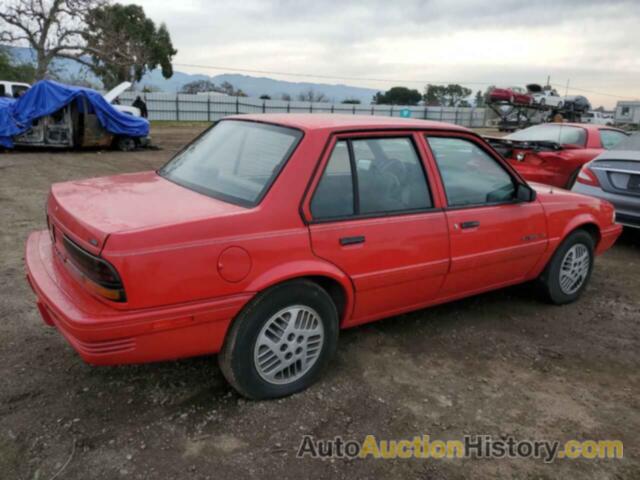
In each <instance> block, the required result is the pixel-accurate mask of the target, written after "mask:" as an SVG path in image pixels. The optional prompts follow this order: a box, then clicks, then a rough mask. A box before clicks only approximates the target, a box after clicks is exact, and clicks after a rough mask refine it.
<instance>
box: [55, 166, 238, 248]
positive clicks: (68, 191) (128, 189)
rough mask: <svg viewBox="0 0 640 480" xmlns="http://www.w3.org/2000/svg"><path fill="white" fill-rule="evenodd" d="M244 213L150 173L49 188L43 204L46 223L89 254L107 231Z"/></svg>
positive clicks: (100, 244) (108, 232)
mask: <svg viewBox="0 0 640 480" xmlns="http://www.w3.org/2000/svg"><path fill="white" fill-rule="evenodd" d="M244 210H245V209H244V208H243V207H239V206H237V205H233V204H230V203H226V202H223V201H220V200H216V199H213V198H210V197H207V196H205V195H202V194H200V193H197V192H194V191H191V190H189V189H187V188H185V187H182V186H179V185H176V184H174V183H172V182H170V181H168V180H166V179H164V178H163V177H161V176H159V175H158V174H156V173H155V172H153V171H151V172H142V173H134V174H125V175H117V176H112V177H101V178H92V179H87V180H77V181H71V182H65V183H58V184H54V185H53V186H52V187H51V195H50V196H49V200H48V206H47V213H48V216H49V220H50V223H51V225H52V226H54V228H57V229H59V230H61V231H62V232H63V233H64V234H66V235H67V236H69V237H70V238H71V239H72V240H73V241H74V242H76V243H77V244H79V245H80V246H81V247H83V248H85V249H86V250H88V251H89V252H91V253H93V254H95V255H98V254H99V253H100V252H101V251H102V249H103V247H104V245H105V243H106V241H107V238H108V236H109V235H110V234H111V233H115V232H122V231H131V230H141V229H147V228H152V227H157V226H161V225H170V224H177V223H182V222H187V221H190V220H196V219H200V218H206V217H211V216H221V215H228V214H233V213H235V212H239V211H244Z"/></svg>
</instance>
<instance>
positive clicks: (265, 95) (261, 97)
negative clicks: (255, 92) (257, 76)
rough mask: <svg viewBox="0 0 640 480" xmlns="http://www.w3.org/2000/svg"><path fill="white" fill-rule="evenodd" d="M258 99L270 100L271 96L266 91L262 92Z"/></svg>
mask: <svg viewBox="0 0 640 480" xmlns="http://www.w3.org/2000/svg"><path fill="white" fill-rule="evenodd" d="M260 100H271V97H270V96H269V95H267V94H266V93H263V94H262V95H260Z"/></svg>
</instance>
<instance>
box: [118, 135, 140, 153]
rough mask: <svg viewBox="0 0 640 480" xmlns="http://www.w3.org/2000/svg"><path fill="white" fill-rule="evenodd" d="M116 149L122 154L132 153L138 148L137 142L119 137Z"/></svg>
mask: <svg viewBox="0 0 640 480" xmlns="http://www.w3.org/2000/svg"><path fill="white" fill-rule="evenodd" d="M115 147H116V148H117V149H118V150H120V151H121V152H131V151H133V150H135V148H136V141H135V140H134V139H133V138H131V137H118V138H117V139H116V142H115Z"/></svg>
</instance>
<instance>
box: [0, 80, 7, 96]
mask: <svg viewBox="0 0 640 480" xmlns="http://www.w3.org/2000/svg"><path fill="white" fill-rule="evenodd" d="M5 95H6V90H5V88H4V85H3V84H1V83H0V97H4V96H5Z"/></svg>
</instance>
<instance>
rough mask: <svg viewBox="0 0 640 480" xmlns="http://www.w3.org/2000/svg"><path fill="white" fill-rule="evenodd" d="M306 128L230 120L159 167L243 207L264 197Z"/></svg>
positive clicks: (181, 181) (175, 179) (192, 186)
mask: <svg viewBox="0 0 640 480" xmlns="http://www.w3.org/2000/svg"><path fill="white" fill-rule="evenodd" d="M301 137H302V133H301V132H299V131H298V130H294V129H291V128H285V127H280V126H276V125H267V124H262V123H256V122H245V121H236V120H226V121H222V122H220V123H218V124H217V125H216V126H215V127H213V128H212V129H210V130H209V131H207V132H205V133H204V134H203V135H202V136H201V137H199V138H197V139H196V140H194V141H193V143H191V145H189V146H188V147H187V148H185V149H184V150H183V151H182V152H180V153H178V155H176V156H175V157H174V158H173V159H172V160H170V161H169V163H167V164H166V165H165V166H164V167H162V169H160V171H159V172H158V173H159V174H160V175H162V176H163V177H165V178H167V179H168V180H171V181H173V182H175V183H178V184H180V185H182V186H184V187H186V188H190V189H192V190H195V191H197V192H200V193H204V194H206V195H210V196H212V197H215V198H219V199H221V200H225V201H228V202H231V203H236V204H239V205H244V206H254V205H256V204H258V203H259V202H260V200H262V197H263V196H264V195H265V193H266V192H267V190H268V189H269V187H270V186H271V184H272V183H273V181H274V179H275V178H276V176H277V175H278V173H279V172H280V170H281V169H282V167H283V166H284V164H285V162H286V161H287V159H288V158H289V156H290V155H291V154H292V153H293V150H294V149H295V148H296V146H297V145H298V142H299V141H300V138H301Z"/></svg>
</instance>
